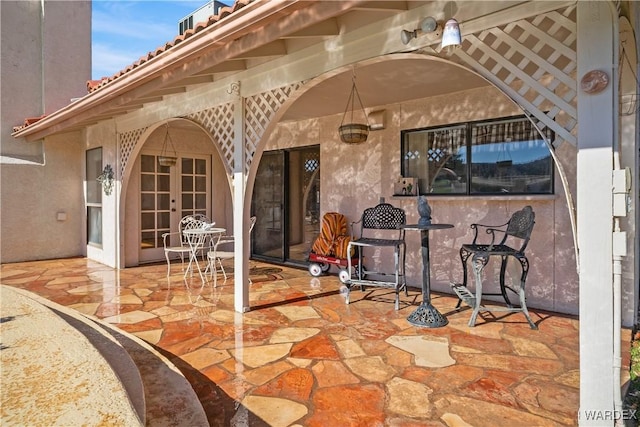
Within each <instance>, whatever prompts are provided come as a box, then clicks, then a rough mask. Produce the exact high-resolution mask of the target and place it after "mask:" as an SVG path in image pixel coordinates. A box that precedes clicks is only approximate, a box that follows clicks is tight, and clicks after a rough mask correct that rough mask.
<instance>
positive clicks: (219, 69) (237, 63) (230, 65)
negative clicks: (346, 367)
mask: <svg viewBox="0 0 640 427" xmlns="http://www.w3.org/2000/svg"><path fill="white" fill-rule="evenodd" d="M246 69H247V63H246V62H245V61H244V60H243V59H239V60H232V61H225V62H223V63H221V64H217V65H214V66H213V67H211V68H207V69H206V70H202V71H200V72H199V73H198V74H197V75H198V76H200V75H211V74H218V73H229V72H234V71H244V70H246Z"/></svg>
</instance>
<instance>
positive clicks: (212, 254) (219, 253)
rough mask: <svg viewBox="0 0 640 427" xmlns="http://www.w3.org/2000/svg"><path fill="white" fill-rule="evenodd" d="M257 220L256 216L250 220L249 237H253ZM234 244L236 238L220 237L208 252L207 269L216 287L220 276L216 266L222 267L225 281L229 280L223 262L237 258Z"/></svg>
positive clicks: (230, 236) (229, 236) (231, 236)
mask: <svg viewBox="0 0 640 427" xmlns="http://www.w3.org/2000/svg"><path fill="white" fill-rule="evenodd" d="M256 219H257V218H256V217H255V216H252V217H251V219H250V221H251V224H250V225H249V236H251V232H252V231H253V227H254V226H255V225H256ZM234 243H235V237H234V236H233V235H228V236H220V237H218V239H217V240H216V241H215V242H212V246H211V248H210V249H209V250H208V251H207V260H208V266H207V269H208V270H209V273H210V274H211V275H212V276H213V279H214V287H215V285H217V275H218V269H217V267H216V264H217V265H219V266H220V270H222V274H223V275H224V280H227V272H226V271H225V269H224V265H223V264H222V262H223V261H225V260H228V259H233V258H234V257H235V251H234V250H233V244H234ZM249 283H251V278H249Z"/></svg>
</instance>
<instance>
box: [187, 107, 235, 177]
mask: <svg viewBox="0 0 640 427" xmlns="http://www.w3.org/2000/svg"><path fill="white" fill-rule="evenodd" d="M233 112H234V108H233V104H232V103H229V104H221V105H218V106H216V107H213V108H209V109H206V110H202V111H198V112H197V113H193V114H189V115H188V116H186V117H187V118H189V119H191V120H193V121H195V122H197V123H199V124H200V125H201V126H203V127H204V128H205V129H207V131H208V132H209V133H210V134H211V135H212V136H213V139H214V141H215V143H216V144H217V145H218V147H219V149H220V154H221V155H222V158H223V159H224V161H225V167H226V168H227V172H229V173H230V172H231V171H232V170H233V152H234V150H233V138H234V136H235V135H234V134H235V132H234V130H233Z"/></svg>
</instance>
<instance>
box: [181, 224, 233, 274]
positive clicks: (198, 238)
mask: <svg viewBox="0 0 640 427" xmlns="http://www.w3.org/2000/svg"><path fill="white" fill-rule="evenodd" d="M226 231H227V229H226V228H220V227H213V226H211V224H210V225H205V226H204V227H202V228H191V229H188V230H183V231H182V234H184V236H185V237H186V239H187V242H189V248H190V249H191V251H190V252H189V265H188V266H187V269H186V270H185V272H184V277H185V279H186V278H187V274H188V273H189V272H190V271H191V272H193V270H192V268H193V267H192V264H193V263H194V262H195V264H196V267H197V268H198V273H199V274H200V279H202V283H203V284H204V283H205V281H206V278H205V275H204V273H203V272H202V269H201V268H200V263H199V262H198V252H199V251H201V250H203V249H204V248H205V243H206V242H207V239H212V238H214V237H215V236H220V235H222V234H224V233H226Z"/></svg>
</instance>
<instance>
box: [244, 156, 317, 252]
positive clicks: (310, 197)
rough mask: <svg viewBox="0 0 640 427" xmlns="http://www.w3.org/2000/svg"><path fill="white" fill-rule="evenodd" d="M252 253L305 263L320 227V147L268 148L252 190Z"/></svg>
mask: <svg viewBox="0 0 640 427" xmlns="http://www.w3.org/2000/svg"><path fill="white" fill-rule="evenodd" d="M252 212H253V214H254V215H256V217H257V222H256V226H255V228H254V229H253V240H252V241H253V247H252V255H253V256H254V257H256V258H262V259H265V260H267V261H272V262H287V263H293V264H303V263H306V261H307V256H308V254H309V249H310V248H311V245H312V244H313V241H314V240H315V238H316V237H317V235H318V233H319V231H320V219H319V215H320V148H319V147H317V146H314V147H307V148H303V149H293V150H281V151H271V152H265V153H264V154H263V155H262V159H261V161H260V165H259V166H258V171H257V174H256V181H255V186H254V191H253V210H252Z"/></svg>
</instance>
